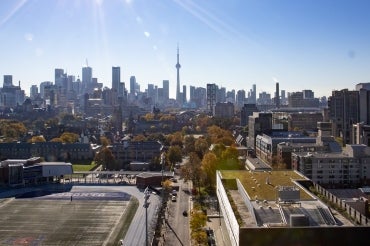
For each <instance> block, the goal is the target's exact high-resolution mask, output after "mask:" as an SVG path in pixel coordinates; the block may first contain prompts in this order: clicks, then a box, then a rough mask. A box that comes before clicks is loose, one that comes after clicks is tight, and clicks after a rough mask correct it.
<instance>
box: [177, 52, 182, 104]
mask: <svg viewBox="0 0 370 246" xmlns="http://www.w3.org/2000/svg"><path fill="white" fill-rule="evenodd" d="M180 68H181V65H180V54H179V46H177V63H176V70H177V80H176V82H177V84H176V101H177V102H180V101H182V98H181V93H180Z"/></svg>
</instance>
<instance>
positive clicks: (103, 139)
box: [100, 136, 110, 147]
mask: <svg viewBox="0 0 370 246" xmlns="http://www.w3.org/2000/svg"><path fill="white" fill-rule="evenodd" d="M100 144H101V145H102V146H103V147H107V146H108V145H109V144H110V140H109V139H108V138H107V137H105V136H101V137H100Z"/></svg>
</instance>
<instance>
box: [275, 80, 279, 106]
mask: <svg viewBox="0 0 370 246" xmlns="http://www.w3.org/2000/svg"><path fill="white" fill-rule="evenodd" d="M275 106H276V108H280V91H279V82H276V92H275Z"/></svg>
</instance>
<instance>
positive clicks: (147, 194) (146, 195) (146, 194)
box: [144, 187, 150, 246]
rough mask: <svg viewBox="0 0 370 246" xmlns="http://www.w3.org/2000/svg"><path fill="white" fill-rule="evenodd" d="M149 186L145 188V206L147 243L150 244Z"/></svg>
mask: <svg viewBox="0 0 370 246" xmlns="http://www.w3.org/2000/svg"><path fill="white" fill-rule="evenodd" d="M149 197H150V194H149V188H148V187H146V189H145V190H144V208H145V245H146V246H148V207H149V204H150V202H149Z"/></svg>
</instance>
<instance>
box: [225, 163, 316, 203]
mask: <svg viewBox="0 0 370 246" xmlns="http://www.w3.org/2000/svg"><path fill="white" fill-rule="evenodd" d="M220 172H221V175H222V178H223V179H239V181H240V182H241V183H242V184H243V186H244V189H245V190H246V192H247V193H248V195H249V197H250V199H251V200H256V199H258V200H269V201H271V200H276V195H277V188H278V187H279V186H296V187H297V185H296V184H295V183H293V181H294V180H306V179H307V178H305V177H304V176H302V175H300V174H299V173H297V172H294V171H288V170H287V171H271V172H250V171H246V170H245V171H243V170H235V171H233V170H230V171H229V170H227V171H225V170H223V171H220ZM267 182H268V184H267ZM298 188H299V189H300V197H301V200H312V197H311V196H310V195H309V194H308V193H307V192H306V191H305V190H303V189H301V188H300V187H298Z"/></svg>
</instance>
